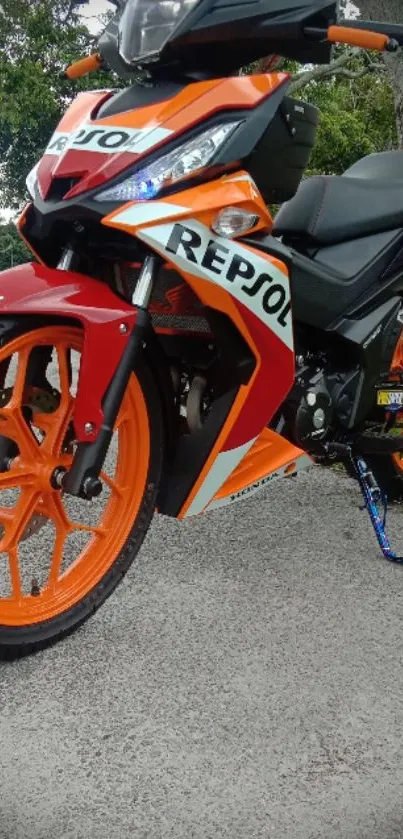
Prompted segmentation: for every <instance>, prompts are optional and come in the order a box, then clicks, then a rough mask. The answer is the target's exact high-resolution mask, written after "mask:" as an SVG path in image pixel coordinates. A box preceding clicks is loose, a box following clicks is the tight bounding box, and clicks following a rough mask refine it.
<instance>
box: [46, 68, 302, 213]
mask: <svg viewBox="0 0 403 839" xmlns="http://www.w3.org/2000/svg"><path fill="white" fill-rule="evenodd" d="M287 80H288V75H287V74H286V73H267V74H263V75H256V76H239V77H235V78H230V79H214V80H211V81H205V82H197V83H195V84H191V85H188V86H187V87H185V88H184V89H183V90H182V91H181V92H179V93H178V94H177V95H176V96H173V97H172V98H171V99H169V100H168V101H165V102H159V103H157V104H155V105H149V106H147V107H144V108H135V109H133V110H132V111H129V112H127V113H124V114H116V115H114V116H112V117H109V118H107V119H100V120H97V119H92V114H93V112H94V108H95V106H96V105H97V104H100V103H101V102H102V100H103V99H105V98H107V97H108V95H109V94H108V92H107V91H105V92H101V93H98V94H94V93H93V94H91V93H85V94H81V96H80V97H78V98H77V100H76V101H75V102H74V103H73V105H72V106H71V108H69V110H68V111H67V113H66V114H65V116H64V117H63V119H62V121H61V123H60V124H59V125H58V128H57V131H56V132H55V133H54V135H53V136H52V138H51V140H50V142H49V144H48V146H47V148H46V150H45V153H44V156H43V158H42V160H41V163H40V166H39V169H38V181H39V186H40V191H41V194H42V196H43V197H45V196H46V194H47V192H48V190H49V187H50V184H51V181H52V178H54V177H66V178H67V177H74V178H80V180H79V182H78V183H77V184H76V185H75V186H73V188H72V189H71V190H70V191H69V192H68V193H67V196H66V198H74V197H75V196H77V195H81V194H82V193H83V192H84V191H85V190H89V189H93V188H95V187H98V186H102V185H105V184H106V183H107V182H108V181H110V180H111V179H112V178H114V177H115V176H116V175H118V174H119V173H120V172H123V171H124V170H125V169H126V168H127V167H129V166H130V165H132V164H133V163H134V162H136V161H137V160H138V159H139V158H140V157H141V156H143V155H144V154H146V153H147V152H149V151H150V150H151V149H156V148H157V147H158V146H160V145H161V144H162V143H164V142H166V141H167V140H168V139H170V138H172V137H174V135H175V134H180V133H182V132H183V131H187V130H189V129H191V128H192V127H193V126H195V125H197V124H199V123H201V124H202V123H203V121H205V120H206V119H208V118H210V117H212V116H214V114H216V113H217V112H221V111H223V112H225V111H227V110H234V109H236V110H238V109H245V110H246V109H252V108H255V107H257V106H258V105H259V104H260V103H261V102H262V101H264V100H265V99H266V98H268V97H269V96H270V95H271V94H272V93H274V91H275V90H277V88H278V87H280V86H281V85H282V84H284V83H285V82H286V81H287Z"/></svg>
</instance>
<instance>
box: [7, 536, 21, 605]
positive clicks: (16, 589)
mask: <svg viewBox="0 0 403 839" xmlns="http://www.w3.org/2000/svg"><path fill="white" fill-rule="evenodd" d="M8 562H9V566H10V577H11V586H12V591H13V598H14V600H21V597H22V588H21V575H20V563H19V561H18V549H17V548H10V549H9V551H8Z"/></svg>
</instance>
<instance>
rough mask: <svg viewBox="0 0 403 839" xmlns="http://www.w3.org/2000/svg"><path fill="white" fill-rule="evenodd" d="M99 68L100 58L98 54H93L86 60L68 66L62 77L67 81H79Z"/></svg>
mask: <svg viewBox="0 0 403 839" xmlns="http://www.w3.org/2000/svg"><path fill="white" fill-rule="evenodd" d="M101 67H102V58H101V56H100V54H99V52H95V53H93V54H92V55H87V56H86V58H81V59H80V60H79V61H75V62H74V64H70V66H69V67H66V69H65V71H64V75H65V77H66V78H67V79H81V78H82V77H83V76H87V75H88V73H92V72H93V71H94V70H100V68H101Z"/></svg>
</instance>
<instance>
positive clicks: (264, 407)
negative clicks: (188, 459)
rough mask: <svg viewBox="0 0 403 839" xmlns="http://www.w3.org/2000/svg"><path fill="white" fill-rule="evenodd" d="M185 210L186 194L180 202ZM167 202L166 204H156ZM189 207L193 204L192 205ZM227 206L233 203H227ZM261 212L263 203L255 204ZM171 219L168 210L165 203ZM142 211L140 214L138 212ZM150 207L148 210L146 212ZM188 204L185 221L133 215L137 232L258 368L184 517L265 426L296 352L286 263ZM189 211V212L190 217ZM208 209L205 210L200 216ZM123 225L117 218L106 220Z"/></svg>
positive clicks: (287, 384) (207, 497)
mask: <svg viewBox="0 0 403 839" xmlns="http://www.w3.org/2000/svg"><path fill="white" fill-rule="evenodd" d="M175 197H176V200H177V201H178V202H179V200H181V202H182V207H183V206H184V207H185V209H186V205H183V199H184V198H185V193H183V194H182V196H181V198H180V199H179V197H178V195H176V196H175ZM156 203H159V204H160V205H162V204H163V203H164V202H156ZM188 205H189V202H188ZM224 206H228V203H227V202H225V203H224ZM256 209H257V211H258V214H259V215H260V212H261V211H260V206H259V205H258V203H256ZM160 211H161V215H162V217H163V218H166V217H167V215H169V213H171V212H172V207H171V208H169V209H168V208H167V209H166V212H164V211H163V208H162V207H161V208H160ZM140 212H141V211H140ZM146 212H149V210H147V211H146ZM191 213H192V210H191V209H188V211H187V215H186V212H185V213H183V214H182V216H181V220H180V221H174V220H173V221H169V222H166V223H162V224H161V223H159V224H158V223H155V222H156V221H157V219H156V218H155V219H154V224H149V221H150V219H149V217H148V218H146V219H144V221H145V225H144V226H142V225H141V222H140V219H139V218H138V217H137V219H133V228H132V232H133V234H135V235H137V237H138V238H139V239H141V240H142V241H144V242H145V243H146V244H147V245H148V246H149V247H151V248H152V249H153V250H155V251H156V252H158V253H160V254H161V255H162V256H163V258H164V259H166V260H169V262H170V263H171V265H172V266H173V267H175V268H176V269H177V270H178V271H179V273H181V274H182V276H183V277H184V279H185V280H186V282H188V284H189V285H190V286H191V287H192V289H193V290H194V291H195V293H196V294H197V296H198V297H199V299H200V300H201V301H202V302H203V303H204V304H205V305H206V306H208V307H210V308H212V309H215V310H217V311H220V312H223V313H224V314H226V315H227V316H228V317H229V318H230V319H231V320H232V322H233V323H234V325H235V326H236V328H237V329H238V330H239V332H240V333H241V334H242V335H243V337H244V339H245V340H246V342H247V344H248V345H249V347H250V348H251V351H252V352H253V354H254V356H255V358H256V367H255V371H254V373H253V375H252V377H251V379H250V381H249V382H248V384H247V385H245V386H243V387H241V388H240V390H239V392H238V395H237V397H236V399H235V402H234V405H233V407H232V409H231V411H230V413H229V415H228V417H227V419H226V421H225V422H224V425H223V427H222V429H221V431H220V433H219V435H218V437H217V440H216V443H215V444H214V446H213V449H212V451H211V453H210V455H209V457H208V458H207V461H206V463H205V466H204V468H203V469H202V471H201V473H200V475H195V483H194V486H193V489H192V491H191V493H190V494H189V496H188V498H187V499H186V500H184V503H183V506H182V509H181V511H180V514H179V517H180V518H183V517H184V516H185V515H194V514H196V513H199V512H202V510H203V509H205V507H206V506H207V505H208V503H209V502H210V501H211V499H212V498H213V497H214V496H215V494H216V493H217V491H218V490H219V489H220V487H221V486H222V485H223V483H224V482H225V481H226V479H227V478H228V477H229V475H230V474H231V473H232V472H233V471H234V469H235V468H236V467H237V466H238V464H239V462H240V461H241V460H242V459H243V457H244V456H245V454H246V453H247V451H248V450H249V449H250V448H251V447H252V445H253V443H254V442H255V440H256V438H257V437H258V436H259V435H260V433H261V432H262V430H263V428H264V427H265V426H266V425H267V424H268V422H269V421H270V419H271V418H272V416H273V415H274V413H275V412H276V410H277V409H278V407H279V406H280V404H281V403H282V401H283V400H284V398H285V397H286V395H287V394H288V393H289V391H290V389H291V387H292V384H293V381H294V350H293V330H292V320H291V300H290V284H289V277H288V272H287V268H286V266H285V265H284V264H283V263H282V262H280V261H279V260H277V259H275V258H274V257H271V256H270V255H267V254H262V253H260V252H258V251H256V250H255V249H252V248H250V247H247V246H245V245H243V244H241V242H238V241H233V240H230V239H224V238H222V237H219V236H216V235H214V234H213V233H212V231H211V229H210V228H209V227H208V226H207V225H206V224H205V223H202V222H201V221H200V220H199V218H195V217H194V216H192V215H191ZM189 216H190V217H189ZM201 217H203V218H204V216H203V214H202V213H200V218H201ZM122 222H123V224H124V225H125V229H126V230H127V231H128V232H130V219H129V218H128V217H126V218H125V219H123V220H122V218H120V222H119V216H117V217H116V216H115V218H114V219H108V223H110V224H112V226H114V225H115V224H116V226H119V223H122Z"/></svg>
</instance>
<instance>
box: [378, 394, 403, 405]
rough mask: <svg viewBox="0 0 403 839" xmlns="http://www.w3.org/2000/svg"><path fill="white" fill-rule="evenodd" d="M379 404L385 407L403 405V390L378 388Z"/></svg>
mask: <svg viewBox="0 0 403 839" xmlns="http://www.w3.org/2000/svg"><path fill="white" fill-rule="evenodd" d="M377 404H378V405H382V406H383V407H384V408H391V407H392V406H393V407H394V406H396V405H403V390H378V395H377Z"/></svg>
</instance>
